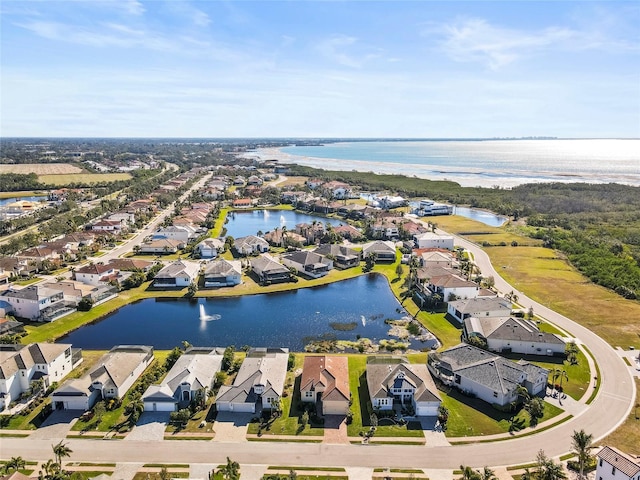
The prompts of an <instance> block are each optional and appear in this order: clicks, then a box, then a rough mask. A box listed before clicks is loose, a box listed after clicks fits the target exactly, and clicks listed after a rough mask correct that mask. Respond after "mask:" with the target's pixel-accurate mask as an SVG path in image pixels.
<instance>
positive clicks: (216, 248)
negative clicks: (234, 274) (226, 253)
mask: <svg viewBox="0 0 640 480" xmlns="http://www.w3.org/2000/svg"><path fill="white" fill-rule="evenodd" d="M193 250H194V251H196V252H198V254H199V255H200V258H216V257H217V256H218V253H220V252H221V251H223V250H224V242H223V241H222V240H220V239H219V238H205V239H204V240H203V241H201V242H200V243H198V244H197V245H196V246H195V247H194V248H193Z"/></svg>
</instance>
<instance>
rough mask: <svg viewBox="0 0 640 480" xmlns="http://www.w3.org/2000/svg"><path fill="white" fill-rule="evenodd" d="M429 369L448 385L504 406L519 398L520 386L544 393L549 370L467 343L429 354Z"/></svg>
mask: <svg viewBox="0 0 640 480" xmlns="http://www.w3.org/2000/svg"><path fill="white" fill-rule="evenodd" d="M427 364H428V367H429V371H430V372H431V373H432V374H433V376H434V377H436V378H438V379H439V380H440V381H441V382H442V383H444V384H445V385H449V386H452V387H454V388H456V389H458V390H460V391H461V392H462V393H465V394H468V395H473V396H475V397H478V398H480V399H481V400H484V401H485V402H487V403H490V404H495V405H497V406H499V407H505V406H507V405H509V404H511V403H512V402H517V401H518V387H520V386H522V387H525V388H526V389H527V392H529V395H540V394H544V392H545V390H546V387H547V379H548V376H549V370H547V369H545V368H541V367H538V366H536V365H534V364H532V363H529V362H525V361H524V360H520V361H518V362H512V361H511V360H507V359H506V358H504V357H501V356H499V355H496V354H495V353H491V352H488V351H486V350H483V349H481V348H477V347H474V346H471V345H467V344H465V343H461V344H459V345H457V346H455V347H452V348H449V349H448V350H444V351H442V352H437V353H435V352H434V353H430V354H429V357H428V359H427Z"/></svg>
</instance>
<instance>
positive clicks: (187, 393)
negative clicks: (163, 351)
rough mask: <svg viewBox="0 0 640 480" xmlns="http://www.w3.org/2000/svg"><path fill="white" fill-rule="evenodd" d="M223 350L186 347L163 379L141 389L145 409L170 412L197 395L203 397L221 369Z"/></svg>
mask: <svg viewBox="0 0 640 480" xmlns="http://www.w3.org/2000/svg"><path fill="white" fill-rule="evenodd" d="M222 353H223V351H218V350H217V349H216V348H206V347H205V348H201V347H189V348H188V349H187V350H186V351H185V352H184V353H183V354H182V355H181V356H180V358H178V360H177V361H176V363H175V364H174V365H173V367H171V370H169V372H168V373H167V375H166V376H165V377H164V380H163V381H162V383H160V384H158V385H150V386H149V388H147V390H146V391H145V392H144V394H143V395H142V401H143V402H144V411H145V412H173V411H176V410H179V409H180V408H186V407H188V406H189V403H190V402H191V401H192V400H196V399H197V398H198V396H199V395H202V397H203V398H205V399H206V398H207V394H208V393H209V391H210V390H211V389H212V388H213V382H214V380H215V377H216V373H217V372H219V371H220V366H221V365H222Z"/></svg>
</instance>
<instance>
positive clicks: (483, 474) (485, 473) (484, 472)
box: [480, 467, 498, 480]
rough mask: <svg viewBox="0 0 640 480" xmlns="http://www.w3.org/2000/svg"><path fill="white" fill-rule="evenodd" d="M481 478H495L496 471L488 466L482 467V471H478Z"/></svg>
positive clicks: (482, 479) (486, 479) (489, 479)
mask: <svg viewBox="0 0 640 480" xmlns="http://www.w3.org/2000/svg"><path fill="white" fill-rule="evenodd" d="M480 478H481V480H497V478H498V477H496V472H494V471H493V470H491V469H490V468H489V467H484V468H483V469H482V472H480Z"/></svg>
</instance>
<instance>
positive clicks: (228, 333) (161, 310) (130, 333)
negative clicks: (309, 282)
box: [58, 274, 432, 351]
mask: <svg viewBox="0 0 640 480" xmlns="http://www.w3.org/2000/svg"><path fill="white" fill-rule="evenodd" d="M201 308H203V309H204V312H201ZM202 313H204V314H205V315H206V316H209V317H211V319H210V320H201V319H200V317H201V314H202ZM404 315H406V312H405V311H404V310H403V309H402V308H401V306H400V304H399V302H398V300H397V299H396V298H395V297H394V295H393V293H392V292H391V290H390V288H389V285H388V283H387V280H386V279H385V278H384V277H383V276H382V275H377V274H370V275H362V276H359V277H356V278H353V279H349V280H344V281H341V282H336V283H332V284H329V285H325V286H321V287H314V288H304V289H299V290H294V291H290V292H282V293H270V294H263V295H249V296H242V297H229V298H208V299H203V298H200V299H197V301H188V300H182V299H145V300H142V301H139V302H137V303H133V304H131V305H127V306H125V307H122V308H120V309H119V310H117V311H116V312H113V313H112V314H110V315H109V316H107V317H106V318H104V319H103V320H100V321H98V322H96V323H93V324H90V325H86V326H84V327H81V328H79V329H78V330H75V331H73V332H71V333H70V334H69V335H66V336H65V337H62V338H60V339H59V340H58V342H61V343H71V344H73V346H74V347H79V348H84V349H89V350H103V349H110V348H111V347H113V346H114V345H119V344H144V345H152V346H153V347H154V348H156V349H160V350H166V349H171V348H173V347H175V346H177V345H180V343H181V342H182V341H183V340H187V341H188V342H190V343H191V344H193V345H196V346H223V347H224V346H227V345H235V346H236V347H237V348H240V347H241V346H243V345H251V346H268V347H288V348H289V349H291V350H292V351H303V350H304V346H305V345H306V344H307V343H308V339H309V337H312V338H319V337H321V336H323V335H330V336H334V337H335V338H337V339H339V340H356V338H357V335H360V336H362V337H367V338H370V339H371V340H374V341H376V340H380V339H388V338H391V337H388V335H387V333H388V330H389V328H390V327H389V325H387V324H385V323H384V320H385V319H387V318H392V319H400V318H402V317H403V316H404ZM331 322H340V323H342V324H346V323H350V322H353V324H354V325H353V326H354V327H355V328H354V329H353V330H350V331H338V330H334V329H333V328H332V327H331V326H330V325H329V324H330V323H331ZM411 346H412V348H415V349H416V350H420V349H423V348H431V346H432V343H430V342H425V343H422V342H420V341H417V340H415V341H413V342H412V344H411Z"/></svg>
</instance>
